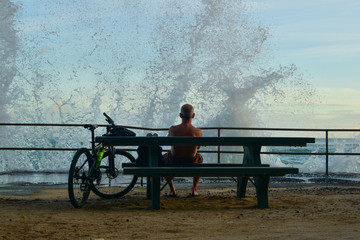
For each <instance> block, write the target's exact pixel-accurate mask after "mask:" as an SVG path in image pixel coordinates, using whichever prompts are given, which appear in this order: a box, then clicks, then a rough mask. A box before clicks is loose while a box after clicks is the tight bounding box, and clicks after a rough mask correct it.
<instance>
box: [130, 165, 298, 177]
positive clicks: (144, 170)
mask: <svg viewBox="0 0 360 240" xmlns="http://www.w3.org/2000/svg"><path fill="white" fill-rule="evenodd" d="M297 173H299V169H298V168H290V167H232V168H227V167H201V168H199V167H129V168H124V174H131V175H137V176H163V175H171V176H179V177H194V176H202V177H235V176H262V175H269V176H283V175H285V174H297Z"/></svg>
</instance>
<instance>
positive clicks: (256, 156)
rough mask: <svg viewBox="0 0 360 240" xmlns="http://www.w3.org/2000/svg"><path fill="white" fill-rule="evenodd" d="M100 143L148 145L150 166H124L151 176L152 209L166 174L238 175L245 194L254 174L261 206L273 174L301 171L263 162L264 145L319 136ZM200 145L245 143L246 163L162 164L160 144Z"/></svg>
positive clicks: (112, 138) (144, 139)
mask: <svg viewBox="0 0 360 240" xmlns="http://www.w3.org/2000/svg"><path fill="white" fill-rule="evenodd" d="M95 141H96V142H101V143H103V144H104V145H105V146H147V147H148V149H149V167H133V166H130V167H124V174H132V175H137V176H146V177H151V185H150V186H149V188H148V191H151V194H150V195H151V198H152V208H153V209H160V188H161V186H160V177H161V176H164V175H171V176H182V177H194V176H202V177H205V176H212V177H215V176H217V177H222V176H229V177H237V178H238V183H237V196H238V197H244V196H245V192H246V186H247V182H248V178H249V177H254V180H255V185H256V193H257V201H258V207H260V208H267V207H268V185H269V178H270V176H283V175H285V174H297V173H298V172H299V169H298V168H291V167H269V166H266V165H265V166H264V165H262V163H261V157H260V152H261V147H262V146H300V147H301V146H306V145H307V144H308V143H315V138H304V137H128V136H125V137H124V136H103V137H96V139H95ZM173 145H198V146H243V148H244V156H243V162H242V164H238V165H234V164H229V165H226V164H211V166H210V165H209V164H204V165H203V166H201V165H202V164H196V165H200V166H189V165H187V166H158V152H157V151H156V150H157V149H158V147H159V146H173Z"/></svg>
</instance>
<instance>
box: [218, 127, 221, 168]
mask: <svg viewBox="0 0 360 240" xmlns="http://www.w3.org/2000/svg"><path fill="white" fill-rule="evenodd" d="M218 137H220V128H218ZM220 151H221V149H220V145H219V146H218V163H220Z"/></svg>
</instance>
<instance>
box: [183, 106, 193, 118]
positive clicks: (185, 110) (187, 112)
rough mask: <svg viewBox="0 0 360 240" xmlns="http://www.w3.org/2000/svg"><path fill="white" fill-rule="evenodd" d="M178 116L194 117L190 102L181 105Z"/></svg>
mask: <svg viewBox="0 0 360 240" xmlns="http://www.w3.org/2000/svg"><path fill="white" fill-rule="evenodd" d="M180 117H182V118H193V117H194V107H193V106H191V105H190V104H185V105H183V106H182V107H181V112H180Z"/></svg>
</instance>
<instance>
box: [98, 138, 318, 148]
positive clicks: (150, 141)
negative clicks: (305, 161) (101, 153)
mask: <svg viewBox="0 0 360 240" xmlns="http://www.w3.org/2000/svg"><path fill="white" fill-rule="evenodd" d="M95 141H96V142H98V143H103V144H104V145H106V146H137V145H161V146H171V145H200V146H218V145H221V146H245V145H261V146H306V144H308V143H315V138H305V137H142V136H141V137H133V136H131V137H128V136H102V137H96V138H95Z"/></svg>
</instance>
